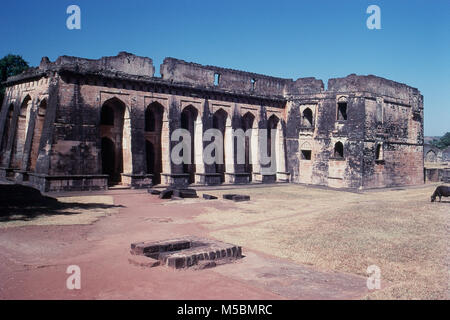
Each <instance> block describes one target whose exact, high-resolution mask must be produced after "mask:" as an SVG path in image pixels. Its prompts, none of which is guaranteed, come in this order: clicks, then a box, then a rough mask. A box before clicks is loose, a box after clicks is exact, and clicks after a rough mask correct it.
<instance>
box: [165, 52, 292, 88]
mask: <svg viewBox="0 0 450 320" xmlns="http://www.w3.org/2000/svg"><path fill="white" fill-rule="evenodd" d="M161 76H162V78H163V80H167V81H172V82H181V83H189V84H193V85H197V86H203V87H217V88H219V89H223V90H230V91H246V92H253V93H256V94H262V95H274V96H282V95H284V94H285V92H286V89H287V86H288V85H289V84H290V83H291V82H292V80H291V79H283V78H275V77H270V76H266V75H261V74H256V73H251V72H244V71H239V70H232V69H226V68H219V67H215V66H203V65H201V64H197V63H191V62H186V61H183V60H178V59H174V58H166V59H164V62H163V64H162V65H161Z"/></svg>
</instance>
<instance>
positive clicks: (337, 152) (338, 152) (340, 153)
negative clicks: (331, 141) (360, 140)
mask: <svg viewBox="0 0 450 320" xmlns="http://www.w3.org/2000/svg"><path fill="white" fill-rule="evenodd" d="M334 157H335V158H342V159H343V158H344V145H343V144H342V142H337V143H336V144H335V145H334Z"/></svg>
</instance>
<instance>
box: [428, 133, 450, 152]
mask: <svg viewBox="0 0 450 320" xmlns="http://www.w3.org/2000/svg"><path fill="white" fill-rule="evenodd" d="M431 144H432V145H433V146H435V147H437V148H439V149H445V148H447V147H448V146H450V132H447V133H446V134H444V136H442V137H441V138H440V139H439V140H436V139H435V140H433V142H431Z"/></svg>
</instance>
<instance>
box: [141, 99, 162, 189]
mask: <svg viewBox="0 0 450 320" xmlns="http://www.w3.org/2000/svg"><path fill="white" fill-rule="evenodd" d="M163 116H164V107H163V106H162V105H161V104H160V103H158V102H153V103H151V104H150V105H149V106H148V107H147V109H145V133H144V136H145V150H146V159H147V160H146V162H147V173H149V174H153V184H155V185H156V184H160V183H161V173H162V148H161V132H162V125H163Z"/></svg>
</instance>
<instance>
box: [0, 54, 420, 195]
mask: <svg viewBox="0 0 450 320" xmlns="http://www.w3.org/2000/svg"><path fill="white" fill-rule="evenodd" d="M160 70H161V77H155V76H154V72H155V68H154V66H153V62H152V60H151V59H150V58H145V57H137V56H135V55H132V54H129V53H125V52H122V53H120V54H119V55H118V56H115V57H104V58H101V59H99V60H89V59H83V58H75V57H67V56H63V57H59V58H58V59H57V60H56V61H55V62H50V61H49V59H48V58H43V59H42V62H41V64H40V66H39V67H36V68H32V69H30V70H28V71H27V72H25V73H23V74H21V75H18V76H15V77H11V78H9V79H8V81H7V89H6V96H5V99H4V102H3V105H2V109H1V113H0V137H2V140H1V154H0V156H1V159H0V161H1V163H0V166H1V168H0V176H1V177H2V178H3V179H9V180H15V181H16V182H18V183H26V184H30V185H32V186H35V187H37V188H39V189H40V190H42V191H61V190H93V189H106V188H108V185H113V184H122V185H128V186H131V187H148V186H150V185H152V184H163V185H170V184H206V185H213V184H220V183H249V182H252V183H258V182H275V181H280V182H295V183H305V184H314V185H323V186H330V187H336V188H374V187H387V186H400V185H413V184H419V183H423V180H424V179H423V178H424V177H423V97H422V96H421V94H420V92H419V91H418V90H417V89H415V88H411V87H409V86H407V85H404V84H401V83H397V82H394V81H391V80H387V79H383V78H379V77H376V76H372V75H369V76H357V75H354V74H352V75H349V76H347V77H345V78H337V79H330V80H329V82H328V88H327V90H325V89H324V84H323V82H322V81H321V80H317V79H315V78H300V79H298V80H296V81H293V80H291V79H282V78H274V77H269V76H265V75H260V74H254V73H249V72H243V71H237V70H231V69H224V68H219V67H214V66H203V65H199V64H194V63H187V62H185V61H182V60H177V59H173V58H166V59H165V60H164V62H163V64H162V65H161V69H160ZM178 128H183V129H186V130H188V131H189V132H190V133H191V146H192V155H191V156H192V159H193V160H194V164H189V165H183V164H175V163H173V161H171V157H170V156H171V151H172V148H173V147H174V146H175V145H177V143H178V142H177V141H171V137H172V133H173V132H174V131H175V130H176V129H178ZM210 128H215V129H218V130H220V131H221V132H222V133H223V140H224V144H223V153H224V164H212V165H211V164H206V163H205V162H204V161H203V152H204V151H203V150H204V147H206V146H207V145H208V143H209V142H206V141H203V140H204V139H202V138H203V134H204V133H205V131H206V130H208V129H210ZM239 128H241V129H243V130H244V131H245V130H247V129H252V130H251V131H250V132H251V134H250V135H249V136H248V138H246V140H245V152H246V154H245V158H246V160H245V164H242V163H240V164H238V163H237V161H236V152H235V150H236V145H235V143H234V142H233V141H234V138H233V135H232V129H239ZM267 128H270V129H273V130H274V131H273V132H275V135H274V136H273V135H272V134H269V135H270V137H269V141H272V140H274V141H275V143H274V146H275V147H274V150H271V151H273V152H274V154H275V159H276V160H275V162H276V171H275V172H273V173H271V174H266V173H264V170H262V167H263V166H262V165H261V161H260V158H259V157H260V150H259V149H260V148H259V147H260V143H258V141H260V140H261V136H260V135H261V134H266V133H265V132H266V131H263V130H257V129H267ZM269 132H271V131H269ZM267 134H268V133H267ZM248 158H251V159H252V160H253V161H251V162H250V161H248Z"/></svg>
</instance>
